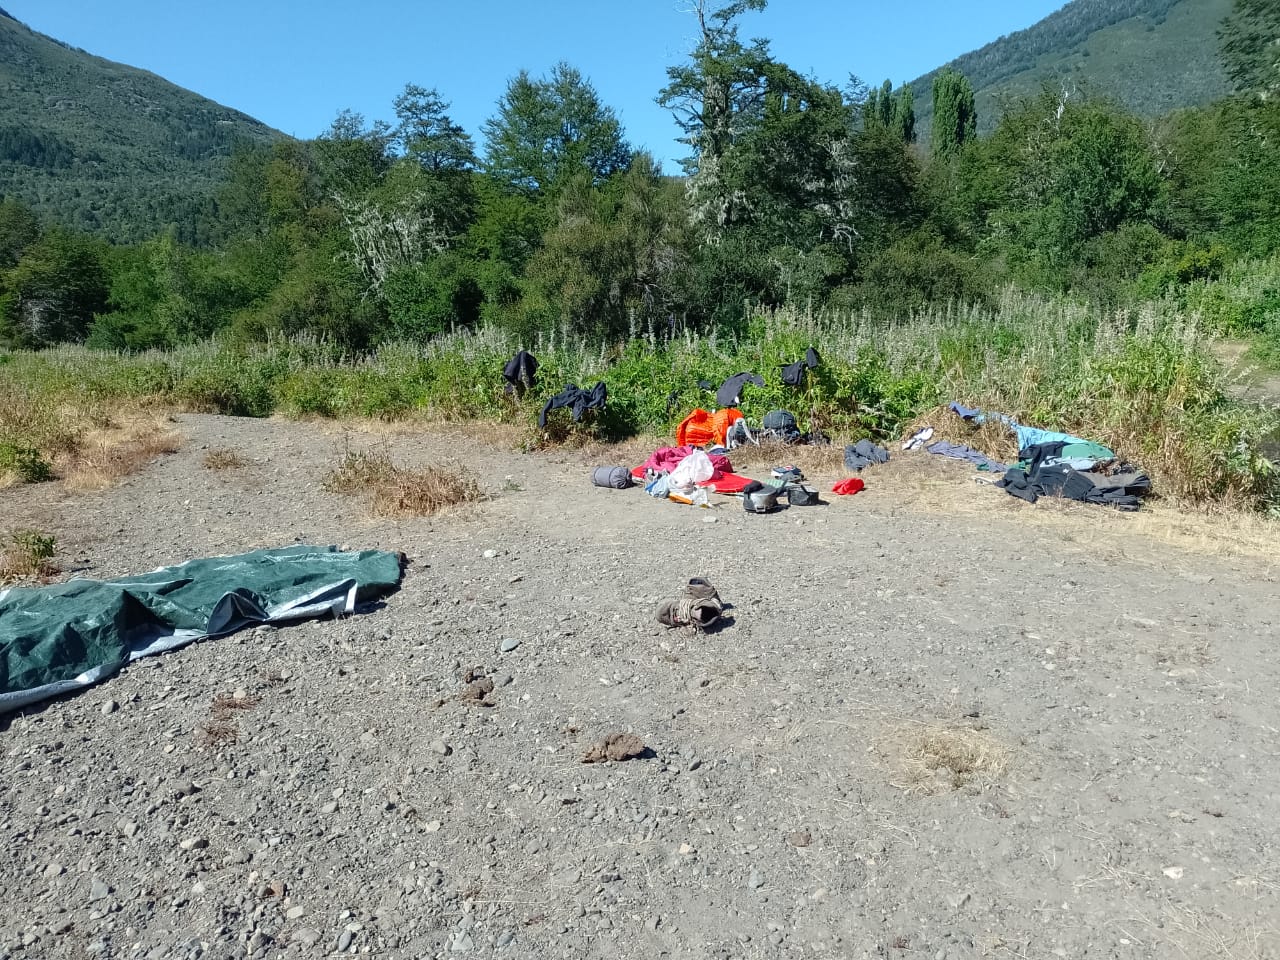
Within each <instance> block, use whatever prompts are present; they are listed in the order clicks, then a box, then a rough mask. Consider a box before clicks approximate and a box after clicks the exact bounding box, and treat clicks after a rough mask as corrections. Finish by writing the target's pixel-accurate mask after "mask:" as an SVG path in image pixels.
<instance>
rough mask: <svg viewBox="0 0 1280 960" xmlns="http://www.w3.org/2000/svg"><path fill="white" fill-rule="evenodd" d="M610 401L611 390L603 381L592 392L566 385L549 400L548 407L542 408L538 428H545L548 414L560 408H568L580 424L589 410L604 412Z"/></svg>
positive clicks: (573, 384) (575, 385)
mask: <svg viewBox="0 0 1280 960" xmlns="http://www.w3.org/2000/svg"><path fill="white" fill-rule="evenodd" d="M608 399H609V389H608V388H607V387H606V386H605V385H604V381H603V380H601V381H600V382H599V383H597V384H596V385H595V386H594V387H592V388H591V389H590V390H583V389H582V388H581V387H580V386H578V385H577V384H576V383H568V384H565V388H564V389H563V390H561V391H560V392H559V393H557V394H556V395H555V396H554V397H552V398H551V399H550V400H548V401H547V405H546V406H545V407H543V408H542V413H540V414H538V426H539V427H545V426H546V425H547V414H548V413H550V412H551V411H552V410H556V409H558V408H560V407H568V408H569V411H570V412H571V413H572V414H573V421H574V423H579V422H581V420H582V415H583V414H584V413H586V412H587V411H588V410H603V409H604V405H605V402H606V401H607V400H608Z"/></svg>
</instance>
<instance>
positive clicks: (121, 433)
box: [58, 414, 182, 491]
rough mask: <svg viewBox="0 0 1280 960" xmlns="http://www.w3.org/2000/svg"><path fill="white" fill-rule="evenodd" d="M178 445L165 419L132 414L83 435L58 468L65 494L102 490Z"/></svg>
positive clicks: (178, 437)
mask: <svg viewBox="0 0 1280 960" xmlns="http://www.w3.org/2000/svg"><path fill="white" fill-rule="evenodd" d="M181 445H182V438H181V437H180V436H179V435H178V434H177V433H176V432H175V431H174V430H173V429H172V428H171V426H170V421H169V419H168V418H167V417H161V416H156V415H154V414H151V415H147V414H134V415H131V416H126V417H123V418H121V419H120V420H119V421H116V422H112V423H110V424H107V425H103V426H98V427H94V428H92V429H90V430H88V431H86V432H85V434H84V436H83V437H81V439H80V441H79V442H78V443H77V444H76V447H75V449H74V450H73V451H71V452H70V453H68V454H65V455H64V456H63V457H61V458H60V459H59V461H58V464H59V467H60V468H61V470H60V472H61V474H62V477H63V480H64V481H65V483H66V486H67V489H68V490H80V491H89V490H105V489H106V488H107V487H110V486H112V485H113V484H114V483H116V482H117V481H119V480H121V479H123V478H124V477H127V476H129V475H131V474H134V473H137V472H138V471H139V470H141V469H142V468H143V467H145V466H146V465H147V464H149V463H151V461H153V460H155V459H156V458H157V457H160V456H163V455H166V454H171V453H176V452H177V451H178V448H179V447H180V446H181Z"/></svg>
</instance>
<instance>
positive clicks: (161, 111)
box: [0, 10, 284, 240]
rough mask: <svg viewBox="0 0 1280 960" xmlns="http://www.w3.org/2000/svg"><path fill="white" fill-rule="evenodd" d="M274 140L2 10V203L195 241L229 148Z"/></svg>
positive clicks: (261, 129) (116, 234)
mask: <svg viewBox="0 0 1280 960" xmlns="http://www.w3.org/2000/svg"><path fill="white" fill-rule="evenodd" d="M283 136H284V135H283V134H281V133H278V132H276V131H274V130H272V129H270V128H269V127H267V126H265V125H264V124H262V123H259V122H258V121H257V120H254V119H253V118H252V117H249V116H246V115H245V114H242V113H239V112H237V111H235V110H231V109H229V108H227V107H224V106H221V105H219V104H217V103H214V102H213V101H211V100H206V99H205V98H204V97H201V96H198V95H196V94H194V93H191V92H190V91H188V90H184V89H182V88H181V87H177V86H175V85H173V84H171V83H169V82H168V81H167V80H164V79H162V78H161V77H157V76H156V75H155V74H152V73H148V72H146V71H145V70H138V69H136V68H134V67H129V66H125V65H123V64H119V63H113V62H112V61H110V60H103V59H101V58H100V57H95V56H92V55H90V54H88V53H85V52H84V51H83V50H78V49H75V48H73V47H69V46H67V45H65V44H63V43H60V42H58V41H57V40H54V39H52V38H50V37H46V36H44V35H43V34H40V33H36V32H35V31H33V30H31V29H29V28H28V27H26V26H25V25H24V24H21V23H19V22H18V21H17V20H15V19H13V18H12V17H11V16H10V15H9V14H7V13H5V12H4V11H3V10H0V195H3V196H10V197H16V198H18V199H20V200H23V201H24V202H26V203H29V204H31V205H32V206H33V207H35V208H36V209H37V210H38V211H39V212H41V213H42V214H45V215H47V216H49V217H50V218H52V219H56V220H58V221H59V222H62V223H65V224H67V225H69V226H74V227H78V228H80V229H85V230H90V231H94V232H97V233H101V234H103V235H105V236H109V237H112V238H114V239H119V240H136V239H140V238H142V237H145V236H148V235H151V234H154V233H155V232H156V230H157V229H160V228H163V227H165V226H167V225H169V224H174V225H176V226H177V228H178V230H179V233H180V234H182V235H183V236H184V237H186V238H187V239H196V237H195V236H193V234H196V233H198V232H199V220H200V216H199V211H200V210H201V208H202V207H204V206H206V205H207V204H208V202H209V197H210V196H211V195H212V192H213V190H214V188H215V185H216V182H217V180H218V179H219V177H220V175H221V172H222V170H223V168H224V166H225V162H226V158H227V157H228V156H229V155H230V153H231V150H232V148H233V146H234V145H235V144H236V143H237V142H239V141H249V142H256V143H265V142H270V141H272V140H275V139H278V138H281V137H283Z"/></svg>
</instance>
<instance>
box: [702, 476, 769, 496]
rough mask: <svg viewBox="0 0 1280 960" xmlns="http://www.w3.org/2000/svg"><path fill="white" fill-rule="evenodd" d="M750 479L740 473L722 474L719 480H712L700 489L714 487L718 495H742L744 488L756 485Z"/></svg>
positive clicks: (703, 484)
mask: <svg viewBox="0 0 1280 960" xmlns="http://www.w3.org/2000/svg"><path fill="white" fill-rule="evenodd" d="M754 482H755V481H754V480H752V479H751V478H750V477H744V476H742V475H741V474H738V473H726V474H722V475H721V477H720V479H719V480H711V481H709V482H708V483H700V484H698V486H700V487H714V488H715V491H716V493H741V492H742V490H743V488H744V487H746V486H747V484H749V483H754Z"/></svg>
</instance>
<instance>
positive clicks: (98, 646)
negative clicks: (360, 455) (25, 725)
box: [0, 546, 402, 713]
mask: <svg viewBox="0 0 1280 960" xmlns="http://www.w3.org/2000/svg"><path fill="white" fill-rule="evenodd" d="M401 569H402V563H401V558H400V556H399V555H398V554H394V553H384V552H381V551H374V550H368V551H363V552H344V551H340V550H338V549H336V548H335V547H308V546H297V547H286V548H283V549H278V550H258V551H255V552H253V553H246V554H241V555H238V556H230V557H208V558H203V559H199V560H191V561H189V562H187V563H184V564H181V565H179V566H176V567H165V568H163V569H160V570H155V571H153V572H151V573H147V574H142V575H140V576H134V577H123V578H121V579H119V580H112V581H98V580H70V581H68V582H66V583H61V584H56V585H53V586H49V587H40V588H22V587H18V588H13V589H10V590H0V713H3V712H5V711H8V710H13V709H16V708H18V707H21V706H25V705H27V704H30V703H34V702H37V701H39V700H43V699H45V698H47V697H51V696H56V695H58V694H60V693H65V692H67V691H68V690H73V689H76V688H78V687H84V686H88V685H90V684H92V683H97V682H98V681H100V680H102V679H104V678H105V677H108V676H110V675H111V674H113V673H115V672H116V671H117V670H119V669H120V668H121V667H123V666H124V665H125V664H126V663H128V662H130V661H131V660H136V659H138V658H139V657H142V656H146V655H148V654H152V653H159V652H161V651H163V650H172V649H174V648H176V647H180V646H183V645H185V644H187V643H191V642H192V641H195V640H200V639H204V638H205V637H211V636H222V635H225V634H227V633H231V632H233V631H235V630H239V629H241V628H242V627H246V626H250V625H253V624H259V623H273V622H281V621H288V620H298V619H304V618H310V617H317V616H325V615H338V614H343V613H353V612H354V611H355V605H356V604H357V603H359V602H362V601H365V600H369V599H372V598H374V597H377V596H380V595H382V594H385V593H388V592H390V591H392V590H394V589H396V587H397V586H398V585H399V583H400V577H401Z"/></svg>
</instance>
